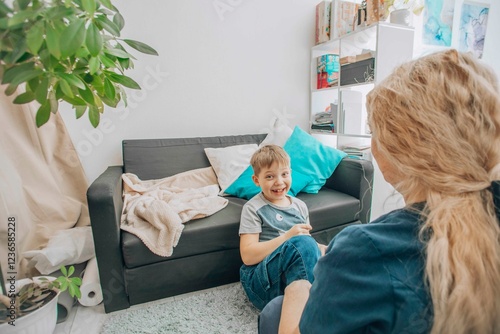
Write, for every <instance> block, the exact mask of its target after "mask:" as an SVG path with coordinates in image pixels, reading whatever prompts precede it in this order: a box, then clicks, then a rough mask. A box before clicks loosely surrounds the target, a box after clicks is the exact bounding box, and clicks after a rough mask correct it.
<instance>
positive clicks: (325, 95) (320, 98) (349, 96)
mask: <svg viewBox="0 0 500 334" xmlns="http://www.w3.org/2000/svg"><path fill="white" fill-rule="evenodd" d="M332 24H333V23H332ZM413 38H414V31H413V28H410V27H404V26H400V25H392V24H390V23H386V22H377V23H374V24H372V25H370V26H367V27H363V28H359V29H358V30H356V31H354V32H351V33H349V34H346V35H343V36H340V37H338V38H333V39H331V40H330V41H328V42H325V43H322V44H319V45H315V46H313V47H312V49H311V84H310V86H311V114H310V125H311V133H312V134H315V135H316V134H317V135H318V136H319V135H320V134H328V135H330V136H331V137H332V138H330V139H329V141H330V142H332V146H335V147H337V148H339V149H342V148H343V146H349V145H351V144H352V143H353V142H355V143H356V144H358V145H359V144H360V145H366V142H367V141H368V142H369V137H370V136H369V131H368V127H367V124H366V107H365V101H366V95H367V93H368V92H369V91H370V90H372V89H373V87H374V85H376V84H377V83H378V82H380V81H381V80H382V79H383V78H385V77H386V76H387V75H388V74H389V73H390V72H391V71H392V70H393V68H394V67H395V66H397V65H398V64H400V63H402V62H404V61H407V60H410V59H411V58H412V57H413ZM327 54H336V55H339V63H340V71H339V75H338V77H339V80H338V83H340V85H338V84H337V85H335V86H333V87H328V88H318V77H317V64H318V58H321V56H324V55H327ZM329 113H330V114H329ZM328 115H330V119H331V123H327V122H326V123H325V119H328V118H329V117H328ZM332 135H333V136H332Z"/></svg>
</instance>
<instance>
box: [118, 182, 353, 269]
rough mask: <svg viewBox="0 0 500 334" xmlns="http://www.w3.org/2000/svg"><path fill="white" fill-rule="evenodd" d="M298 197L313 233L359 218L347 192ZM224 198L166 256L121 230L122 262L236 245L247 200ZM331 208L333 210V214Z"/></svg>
mask: <svg viewBox="0 0 500 334" xmlns="http://www.w3.org/2000/svg"><path fill="white" fill-rule="evenodd" d="M297 197H298V198H300V199H302V200H303V201H304V202H305V203H306V204H307V207H308V208H309V217H310V221H311V225H312V226H313V231H312V232H313V233H317V232H319V231H322V230H327V229H331V228H333V227H336V226H341V225H344V224H347V223H351V222H353V221H357V220H358V216H359V211H360V202H359V200H358V199H356V198H354V197H352V196H349V195H347V194H344V193H341V192H338V191H335V190H331V189H328V188H323V189H322V190H321V191H320V192H319V193H317V194H306V193H300V194H299V195H298V196H297ZM226 198H227V199H228V200H229V202H228V205H227V207H226V208H224V209H222V210H221V211H219V212H217V213H215V214H213V215H211V216H209V217H206V218H202V219H196V220H193V221H190V222H187V223H186V224H185V226H184V230H183V231H182V234H181V237H180V239H179V243H178V244H177V246H176V247H175V248H174V252H173V254H172V256H169V257H161V256H158V255H155V254H154V253H152V252H151V251H150V250H149V248H147V247H146V246H145V245H144V243H143V242H142V241H141V240H140V239H139V238H137V237H136V236H135V235H133V234H130V233H128V232H125V231H121V235H122V252H123V258H124V261H125V266H126V267H127V268H136V267H140V266H144V265H147V264H152V263H157V262H163V261H169V260H173V259H179V258H184V257H189V256H193V255H199V254H206V253H210V252H216V251H221V250H229V249H238V248H239V243H240V239H239V237H238V230H239V225H240V218H241V209H242V208H243V205H244V204H245V203H246V200H244V199H241V198H236V197H226ZM331 212H335V215H332V214H331Z"/></svg>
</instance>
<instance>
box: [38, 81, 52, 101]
mask: <svg viewBox="0 0 500 334" xmlns="http://www.w3.org/2000/svg"><path fill="white" fill-rule="evenodd" d="M48 91H49V78H43V79H42V80H41V81H40V84H39V85H38V87H37V88H36V91H35V99H36V100H37V101H38V103H40V104H43V103H45V101H46V100H47V93H48Z"/></svg>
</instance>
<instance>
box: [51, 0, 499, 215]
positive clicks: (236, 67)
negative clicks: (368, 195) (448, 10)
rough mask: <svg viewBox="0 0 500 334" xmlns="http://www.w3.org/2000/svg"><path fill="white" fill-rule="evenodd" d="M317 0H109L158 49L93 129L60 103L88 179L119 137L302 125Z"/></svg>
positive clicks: (488, 55) (394, 201)
mask: <svg viewBox="0 0 500 334" xmlns="http://www.w3.org/2000/svg"><path fill="white" fill-rule="evenodd" d="M319 1H320V0H307V1H305V0H300V1H299V0H295V1H294V0H288V1H284V0H273V1H265V0H143V1H125V0H118V1H115V2H114V3H115V5H116V6H117V7H118V8H119V9H120V11H121V13H122V14H123V16H124V18H125V22H126V24H125V28H124V30H123V37H125V38H131V39H136V40H139V41H142V42H145V43H148V44H150V45H151V46H153V47H154V48H156V49H157V50H158V52H159V53H160V56H158V57H155V56H148V55H142V54H139V53H134V54H136V56H137V61H136V62H135V69H133V70H131V71H129V72H128V75H130V76H131V77H133V78H134V79H135V80H136V81H138V82H139V83H140V84H141V85H142V87H143V90H141V91H132V90H131V91H129V107H128V108H124V107H123V106H122V107H119V108H117V109H116V110H114V109H112V108H108V109H107V110H106V111H105V113H104V115H103V117H102V120H101V125H100V126H99V128H98V129H93V128H92V127H91V126H90V124H89V122H88V120H87V118H86V116H84V117H85V119H81V120H75V119H74V113H73V111H72V110H70V108H67V109H65V110H62V111H61V114H62V115H63V117H64V120H65V122H66V125H67V127H68V130H69V132H70V134H71V137H72V139H73V142H74V144H75V146H76V148H77V150H78V152H79V155H80V158H81V161H82V163H83V166H84V169H85V171H86V174H87V177H88V179H89V182H92V181H93V180H94V179H95V178H96V177H97V176H98V175H99V174H100V173H102V172H103V171H104V170H105V168H106V167H107V166H108V165H118V164H121V163H122V160H121V141H122V140H123V139H128V138H160V137H190V136H209V135H228V134H245V133H257V132H260V133H264V132H266V131H267V130H266V129H268V128H269V126H270V123H269V122H270V121H271V120H272V118H273V117H274V116H275V115H277V114H281V115H283V114H284V115H285V117H286V118H287V119H288V122H289V125H290V126H294V125H299V126H301V127H302V128H304V129H307V126H308V119H309V82H310V78H309V70H310V59H309V57H310V47H311V46H312V45H313V42H314V18H315V5H316V4H317V3H318V2H319ZM462 2H463V0H457V1H456V8H458V9H459V8H460V6H461V4H462ZM482 2H483V3H490V4H491V7H490V15H489V16H490V17H489V20H488V31H487V36H486V41H485V46H484V55H483V59H484V61H486V62H487V63H489V64H490V65H491V66H492V67H493V69H494V70H495V71H496V73H497V75H498V76H500V62H498V61H497V59H500V45H499V44H498V35H499V34H500V20H499V19H498V18H499V17H500V4H499V3H498V2H497V1H493V0H483V1H482ZM458 9H457V10H456V11H455V13H459V11H458ZM457 11H458V12H457ZM457 15H458V14H457ZM455 22H457V23H458V21H457V17H456V18H455ZM395 43H397V41H395ZM377 175H378V177H379V178H380V177H381V175H380V174H377ZM385 185H386V186H385V187H380V188H382V189H375V195H374V197H375V198H374V201H375V202H377V203H379V205H378V206H377V205H375V206H376V207H375V208H374V211H373V213H374V217H377V216H379V215H380V214H381V213H383V212H387V211H389V210H391V209H393V208H394V207H398V206H401V205H402V202H401V201H400V198H399V197H398V196H392V188H391V187H389V186H388V185H387V184H385Z"/></svg>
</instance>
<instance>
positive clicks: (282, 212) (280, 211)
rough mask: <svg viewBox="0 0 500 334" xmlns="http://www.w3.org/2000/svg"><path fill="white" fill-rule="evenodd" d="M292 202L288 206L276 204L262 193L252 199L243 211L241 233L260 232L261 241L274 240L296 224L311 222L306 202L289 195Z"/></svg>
mask: <svg viewBox="0 0 500 334" xmlns="http://www.w3.org/2000/svg"><path fill="white" fill-rule="evenodd" d="M288 198H290V200H291V204H290V205H289V206H287V207H281V206H276V205H274V204H272V203H271V202H269V201H268V200H267V199H266V198H265V197H264V195H263V194H262V193H259V194H258V195H256V196H254V197H253V198H252V199H250V200H249V201H248V202H247V203H245V205H244V206H243V209H242V211H241V219H240V231H239V233H240V235H241V234H250V233H260V235H259V241H267V240H272V239H274V238H276V237H278V236H280V235H282V234H284V233H285V232H286V231H288V230H289V229H290V228H291V227H292V226H293V225H296V224H306V223H307V224H309V211H308V209H307V206H306V204H305V203H304V202H303V201H301V200H300V199H298V198H296V197H291V196H288Z"/></svg>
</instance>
